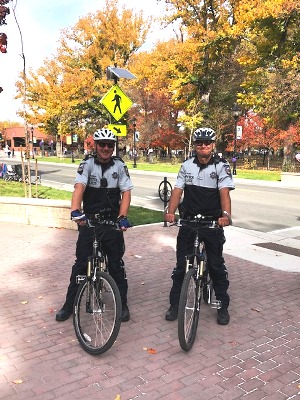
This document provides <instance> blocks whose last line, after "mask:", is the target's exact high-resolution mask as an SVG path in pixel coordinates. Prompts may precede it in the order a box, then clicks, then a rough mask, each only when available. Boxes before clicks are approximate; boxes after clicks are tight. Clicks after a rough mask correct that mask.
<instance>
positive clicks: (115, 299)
mask: <svg viewBox="0 0 300 400" xmlns="http://www.w3.org/2000/svg"><path fill="white" fill-rule="evenodd" d="M87 226H88V227H89V228H91V229H93V255H92V256H90V257H89V258H88V264H87V273H86V275H78V276H77V283H80V286H79V288H78V291H77V294H76V297H75V301H74V310H73V324H74V328H75V333H76V336H77V339H78V341H79V343H80V345H81V346H82V348H83V349H84V350H85V351H86V352H87V353H89V354H93V355H97V354H102V353H104V352H106V351H107V350H108V349H110V348H111V346H112V345H113V344H114V342H115V340H116V338H117V336H118V333H119V330H120V326H121V314H122V302H121V296H120V292H119V289H118V287H117V284H116V282H115V281H114V279H113V278H112V277H111V276H110V275H109V273H108V268H107V257H106V254H105V252H104V251H103V249H102V246H101V238H102V235H103V234H105V231H106V230H107V229H118V224H117V223H115V222H113V221H109V220H99V221H98V220H95V221H94V220H93V221H92V220H87Z"/></svg>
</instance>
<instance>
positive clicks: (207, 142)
mask: <svg viewBox="0 0 300 400" xmlns="http://www.w3.org/2000/svg"><path fill="white" fill-rule="evenodd" d="M211 144H212V140H201V141H199V142H195V145H196V146H209V145H211Z"/></svg>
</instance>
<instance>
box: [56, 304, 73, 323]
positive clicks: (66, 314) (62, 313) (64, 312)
mask: <svg viewBox="0 0 300 400" xmlns="http://www.w3.org/2000/svg"><path fill="white" fill-rule="evenodd" d="M72 313H73V310H72V309H70V308H67V307H65V306H63V307H62V309H61V310H59V311H58V312H57V314H56V317H55V319H56V321H66V320H67V319H68V318H70V317H71V315H72Z"/></svg>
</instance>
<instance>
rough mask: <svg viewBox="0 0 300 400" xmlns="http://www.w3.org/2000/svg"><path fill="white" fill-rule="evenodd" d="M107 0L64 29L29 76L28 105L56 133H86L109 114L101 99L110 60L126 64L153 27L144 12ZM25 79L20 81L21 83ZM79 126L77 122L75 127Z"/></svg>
mask: <svg viewBox="0 0 300 400" xmlns="http://www.w3.org/2000/svg"><path fill="white" fill-rule="evenodd" d="M119 10H120V7H119V6H118V2H114V3H111V2H109V1H108V0H106V3H105V8H104V9H103V10H99V11H98V12H96V13H94V14H89V15H87V16H86V17H83V18H81V19H80V20H79V21H78V22H77V24H75V26H74V27H72V28H69V29H65V30H63V31H62V34H61V40H60V46H59V48H58V50H57V54H56V56H55V57H53V58H51V59H50V58H49V59H46V60H45V62H44V65H43V66H42V67H41V68H40V69H39V70H38V71H37V72H36V73H34V72H32V71H31V76H30V77H29V78H28V82H27V85H28V89H27V99H28V100H27V103H28V104H27V105H28V107H29V110H30V114H31V117H30V118H32V119H34V120H35V121H36V122H37V123H40V124H42V125H43V127H44V129H45V130H46V131H48V132H51V133H54V134H59V133H61V134H64V133H66V132H70V124H72V125H73V129H75V130H76V133H78V134H79V136H81V138H82V139H83V138H84V136H85V134H88V133H89V132H93V131H94V130H95V128H96V127H100V126H103V125H104V124H105V123H107V122H108V121H109V119H110V117H109V115H108V113H107V112H106V111H105V110H104V109H103V107H102V105H101V104H100V100H101V98H102V97H103V95H104V94H105V93H106V92H107V90H108V88H109V87H110V86H111V83H112V82H110V81H108V80H107V78H106V68H107V67H108V66H110V65H118V66H120V67H124V66H126V65H127V63H128V60H129V59H130V57H131V56H132V54H133V53H135V52H136V51H137V50H138V49H139V47H140V46H141V45H142V44H143V42H144V41H145V38H146V34H147V31H148V29H149V23H150V22H149V21H147V22H145V21H144V19H143V16H142V13H137V14H135V13H134V12H133V10H130V9H126V8H125V7H123V8H122V9H121V11H119ZM21 86H22V82H19V88H20V89H21ZM74 126H75V128H74Z"/></svg>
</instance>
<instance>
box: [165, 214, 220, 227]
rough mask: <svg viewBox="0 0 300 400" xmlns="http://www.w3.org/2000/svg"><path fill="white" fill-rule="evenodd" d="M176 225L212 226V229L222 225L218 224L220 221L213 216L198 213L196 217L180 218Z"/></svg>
mask: <svg viewBox="0 0 300 400" xmlns="http://www.w3.org/2000/svg"><path fill="white" fill-rule="evenodd" d="M172 225H176V226H179V227H180V226H190V227H193V228H197V229H200V228H212V229H217V228H220V225H219V224H218V221H216V220H215V219H214V218H213V217H212V216H204V215H201V214H198V215H196V216H195V217H192V218H179V219H178V221H176V222H174V224H171V225H170V226H172Z"/></svg>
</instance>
